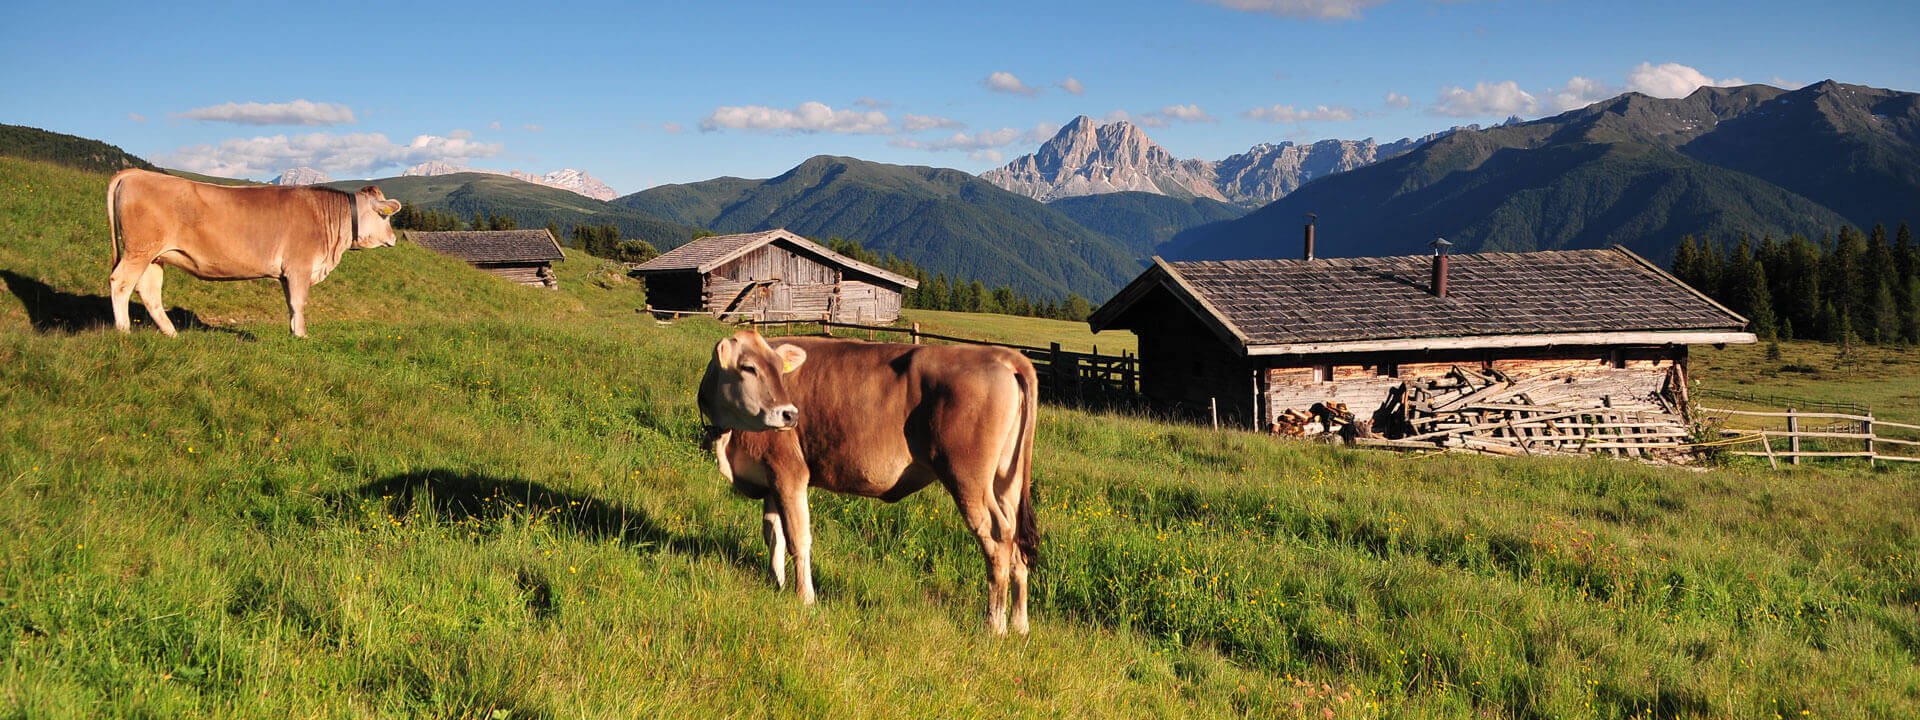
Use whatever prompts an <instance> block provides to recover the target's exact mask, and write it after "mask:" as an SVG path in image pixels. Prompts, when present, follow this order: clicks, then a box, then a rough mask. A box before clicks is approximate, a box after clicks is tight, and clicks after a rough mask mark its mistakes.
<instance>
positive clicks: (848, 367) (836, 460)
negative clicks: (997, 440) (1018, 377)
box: [774, 338, 1026, 496]
mask: <svg viewBox="0 0 1920 720" xmlns="http://www.w3.org/2000/svg"><path fill="white" fill-rule="evenodd" d="M774 344H776V345H778V344H793V345H797V346H799V347H800V348H801V349H803V350H806V351H807V360H806V362H805V363H803V364H802V365H801V366H800V368H799V369H798V371H797V372H795V373H794V374H793V375H791V376H790V377H789V378H788V379H787V386H788V389H789V391H790V392H791V393H792V395H793V402H794V405H795V406H797V407H799V408H800V421H799V424H798V426H797V428H796V429H795V432H796V433H797V437H796V438H795V439H796V440H797V441H798V442H799V443H800V447H801V450H802V452H803V453H804V454H805V456H806V461H807V465H808V466H809V467H810V468H811V469H812V470H813V472H814V473H815V474H816V475H821V476H823V477H819V478H816V482H818V483H820V484H822V485H824V486H826V487H828V488H829V489H833V490H836V491H840V492H849V493H854V494H860V495H870V496H883V495H887V494H889V493H888V492H887V490H888V489H889V488H891V487H892V485H893V484H894V483H895V482H897V481H899V480H900V478H901V474H902V473H903V472H904V471H906V470H907V469H908V466H909V465H912V464H914V463H915V462H916V461H919V462H921V463H925V462H927V461H928V460H930V459H932V458H933V457H934V456H937V455H938V454H939V453H940V452H941V451H942V450H943V448H940V447H937V444H936V433H935V430H936V428H934V427H933V422H934V420H933V417H934V412H933V410H934V407H935V405H940V404H946V405H948V406H952V405H959V406H962V407H980V406H984V405H985V404H989V403H1017V402H1019V397H1018V393H1019V387H1018V385H1017V383H1016V381H1015V378H1014V373H1013V371H1012V368H1013V367H1017V366H1018V364H1020V363H1025V362H1026V358H1024V357H1021V356H1020V355H1019V353H1017V352H1014V351H1012V350H1008V349H1006V348H998V347H988V346H966V345H960V346H931V345H899V344H886V343H869V342H861V341H857V340H840V339H828V338H784V339H780V340H776V341H774ZM1009 407H1017V406H1009Z"/></svg>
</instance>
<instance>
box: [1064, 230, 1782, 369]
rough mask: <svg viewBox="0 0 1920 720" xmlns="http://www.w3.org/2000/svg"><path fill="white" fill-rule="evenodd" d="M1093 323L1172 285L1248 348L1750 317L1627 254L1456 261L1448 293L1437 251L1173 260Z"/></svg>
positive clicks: (1685, 325) (1653, 326) (1623, 328)
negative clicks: (1438, 282) (1439, 283)
mask: <svg viewBox="0 0 1920 720" xmlns="http://www.w3.org/2000/svg"><path fill="white" fill-rule="evenodd" d="M1154 262H1155V266H1154V267H1153V268H1150V269H1149V270H1147V272H1146V273H1144V274H1142V275H1141V276H1140V277H1139V278H1138V279H1136V280H1135V281H1134V282H1133V283H1132V284H1130V285H1128V286H1127V288H1125V289H1123V290H1121V291H1120V293H1119V294H1118V295H1116V296H1115V297H1114V299H1113V300H1112V301H1110V302H1109V303H1108V304H1107V305H1105V306H1103V307H1101V308H1100V312H1098V313H1096V314H1095V315H1094V317H1093V318H1092V319H1090V320H1089V322H1090V323H1091V324H1092V325H1093V327H1094V329H1095V330H1096V331H1097V330H1101V329H1105V328H1107V327H1126V321H1125V316H1126V314H1127V312H1126V311H1127V309H1128V307H1130V306H1131V305H1132V304H1133V303H1134V302H1136V301H1138V300H1140V299H1141V298H1143V297H1145V296H1147V295H1148V294H1149V291H1150V290H1151V289H1153V288H1155V287H1164V288H1166V289H1167V290H1169V291H1171V292H1174V293H1175V294H1177V295H1181V296H1185V301H1187V302H1189V303H1190V304H1192V305H1193V306H1195V307H1196V308H1197V309H1198V310H1199V311H1200V312H1203V313H1204V314H1205V315H1209V316H1211V319H1212V320H1213V322H1214V323H1215V324H1216V326H1217V328H1218V329H1220V330H1224V331H1225V333H1224V334H1228V335H1232V336H1234V338H1233V339H1234V341H1236V342H1238V343H1239V344H1242V345H1243V346H1244V347H1246V348H1249V349H1251V348H1258V347H1261V346H1298V345H1301V344H1304V343H1342V342H1355V341H1373V340H1398V339H1409V338H1457V337H1485V336H1515V335H1517V336H1526V335H1549V334H1554V335H1567V334H1592V333H1620V332H1646V331H1709V332H1713V331H1717V332H1739V331H1741V330H1742V329H1743V328H1744V327H1745V326H1746V319H1745V318H1743V317H1740V316H1739V315H1737V314H1735V313H1733V312H1732V311H1731V310H1728V309H1726V308H1725V307H1724V306H1721V305H1720V304H1719V303H1716V302H1714V301H1712V300H1710V299H1708V298H1707V297H1706V296H1704V295H1701V294H1700V293H1699V292H1697V291H1695V290H1693V289H1692V288H1689V287H1687V286H1686V285H1685V284H1683V283H1681V282H1680V281H1679V280H1677V279H1675V278H1674V277H1673V276H1671V275H1668V274H1667V273H1666V272H1664V271H1662V270H1660V269H1659V268H1657V267H1655V266H1653V265H1652V264H1651V263H1648V262H1646V261H1645V260H1644V259H1642V258H1640V257H1639V256H1638V255H1634V254H1633V253H1631V252H1628V251H1627V250H1625V249H1624V248H1618V247H1616V248H1614V249H1609V250H1559V251H1542V252H1528V253H1480V254H1472V255H1454V256H1452V258H1451V260H1450V263H1451V270H1450V272H1449V275H1448V290H1447V297H1445V298H1440V297H1436V296H1434V295H1433V294H1432V293H1431V292H1429V289H1428V285H1429V284H1430V282H1431V273H1432V268H1433V262H1434V260H1433V258H1432V257H1431V256H1427V255H1411V256H1399V257H1374V258H1327V259H1315V260H1229V261H1201V262H1167V261H1164V260H1160V259H1158V258H1155V261H1154Z"/></svg>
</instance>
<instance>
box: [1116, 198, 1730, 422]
mask: <svg viewBox="0 0 1920 720" xmlns="http://www.w3.org/2000/svg"><path fill="white" fill-rule="evenodd" d="M1308 237H1309V238H1311V234H1309V236H1308ZM1309 242H1311V240H1309ZM1310 247H1311V246H1310V245H1309V248H1310ZM1308 252H1309V253H1311V250H1310V249H1309V250H1308ZM1089 324H1090V325H1091V326H1092V328H1093V330H1094V331H1095V332H1100V331H1104V330H1113V329H1124V330H1131V331H1133V332H1134V334H1135V335H1137V336H1139V341H1140V364H1141V368H1140V372H1141V378H1140V386H1141V392H1142V394H1144V395H1146V396H1147V397H1148V398H1149V399H1150V400H1151V401H1154V402H1155V403H1156V404H1157V405H1159V406H1161V407H1163V408H1168V409H1173V410H1179V411H1185V412H1186V413H1187V414H1189V415H1198V416H1205V415H1208V414H1210V413H1217V414H1218V417H1220V418H1221V420H1222V422H1223V423H1228V422H1230V423H1233V424H1234V425H1237V426H1238V427H1243V428H1247V427H1252V428H1258V429H1265V430H1275V431H1280V430H1282V429H1284V428H1286V427H1288V426H1289V424H1290V423H1291V424H1295V425H1297V424H1300V423H1301V422H1302V418H1305V417H1313V416H1324V415H1331V414H1332V412H1331V411H1329V410H1327V408H1335V407H1338V408H1343V409H1345V410H1349V411H1350V417H1351V418H1354V419H1357V422H1366V423H1369V424H1370V425H1378V426H1379V427H1380V428H1381V430H1382V431H1383V433H1384V434H1385V435H1386V436H1388V437H1408V436H1413V437H1421V438H1425V437H1428V436H1429V435H1431V434H1432V433H1433V432H1435V430H1436V428H1445V427H1453V426H1462V427H1472V426H1475V424H1476V423H1479V424H1480V425H1497V424H1499V423H1501V422H1511V421H1512V418H1511V417H1509V416H1506V415H1501V414H1500V412H1503V411H1511V412H1513V413H1517V415H1514V416H1513V417H1519V418H1521V421H1522V424H1526V423H1529V422H1532V420H1531V419H1536V418H1549V419H1548V420H1543V421H1540V423H1535V424H1533V425H1528V427H1529V428H1531V427H1536V426H1538V427H1545V426H1546V425H1551V422H1552V421H1553V420H1566V419H1568V418H1574V419H1576V420H1578V421H1579V422H1581V423H1584V424H1585V425H1605V426H1629V425H1632V423H1633V421H1631V420H1630V419H1629V420H1624V421H1621V422H1612V421H1609V420H1608V419H1607V418H1608V417H1611V416H1609V415H1608V413H1616V412H1617V413H1638V412H1642V411H1644V412H1648V413H1664V414H1665V415H1664V417H1665V418H1666V420H1665V421H1663V422H1666V425H1664V426H1662V427H1663V429H1661V430H1659V431H1658V433H1657V434H1658V435H1661V436H1663V437H1671V436H1673V435H1675V434H1676V433H1684V422H1683V420H1684V417H1683V415H1682V413H1683V412H1684V405H1685V402H1686V364H1687V348H1688V346H1689V345H1696V344H1723V343H1751V342H1754V336H1753V335H1752V334H1751V333H1748V332H1746V331H1745V327H1746V319H1745V318H1743V317H1741V316H1740V315H1738V314H1736V313H1734V312H1733V311H1731V310H1729V309H1727V308H1726V307H1724V306H1722V305H1721V304H1719V303H1717V302H1714V301H1713V300H1712V299H1711V298H1708V297H1707V296H1705V295H1703V294H1701V293H1700V292H1698V291H1696V290H1694V289H1693V288H1690V287H1688V286H1687V285H1686V284H1685V283H1682V282H1680V281H1679V280H1678V279H1676V278H1674V277H1673V276H1672V275H1670V274H1668V273H1667V272H1665V271H1663V270H1661V269H1660V268H1659V267H1657V266H1655V265H1654V264H1653V263H1650V262H1647V261H1646V260H1645V259H1643V258H1641V257H1639V256H1638V255H1635V254H1634V253H1632V252H1630V251H1628V250H1626V249H1625V248H1620V247H1615V248H1613V249H1607V250H1565V251H1544V252H1525V253H1481V254H1472V255H1460V256H1450V255H1447V254H1445V252H1444V248H1441V249H1440V250H1438V251H1437V252H1436V254H1435V255H1433V256H1423V255H1416V256H1402V257H1371V258H1324V259H1297V260H1296V259H1276V260H1242V261H1205V262H1168V261H1166V260H1162V259H1160V258H1154V260H1153V266H1152V267H1150V268H1148V269H1147V270H1146V271H1145V272H1144V273H1142V274H1141V275H1140V276H1139V277H1138V278H1136V279H1135V280H1134V281H1133V282H1132V283H1131V284H1129V285H1127V286H1126V287H1125V288H1123V289H1122V290H1121V291H1120V292H1119V293H1118V294H1117V295H1115V296H1114V297H1113V299H1111V300H1109V301H1108V302H1107V303H1106V304H1104V305H1102V306H1101V307H1100V309H1099V311H1098V312H1096V313H1094V314H1093V316H1092V317H1091V318H1090V319H1089ZM1534 406H1551V407H1534ZM1528 408H1532V410H1530V411H1527V412H1523V410H1528ZM1453 409H1461V410H1463V411H1466V410H1471V411H1473V412H1474V413H1479V414H1469V415H1467V416H1448V417H1445V418H1439V419H1435V417H1437V416H1434V415H1433V413H1435V412H1438V411H1441V410H1447V411H1451V410H1453ZM1582 409H1585V410H1589V411H1590V412H1586V413H1585V414H1584V415H1582V414H1581V413H1579V412H1575V411H1576V410H1582ZM1576 416H1577V417H1576ZM1676 417H1678V418H1680V419H1679V420H1675V419H1674V418H1676ZM1422 423H1427V424H1426V425H1422ZM1676 423H1677V424H1678V425H1679V426H1680V428H1681V429H1678V430H1676V429H1674V425H1675V424H1676ZM1331 425H1332V423H1331V422H1327V424H1326V425H1324V426H1322V427H1323V428H1325V429H1331V427H1330V426H1331ZM1367 429H1368V430H1370V429H1371V428H1367ZM1508 429H1512V430H1514V432H1515V434H1517V435H1526V434H1527V433H1526V432H1525V431H1524V429H1514V428H1508ZM1649 432H1650V433H1651V431H1649ZM1292 434H1297V433H1292ZM1588 442H1591V441H1590V440H1588V441H1583V443H1588ZM1676 442H1677V441H1676Z"/></svg>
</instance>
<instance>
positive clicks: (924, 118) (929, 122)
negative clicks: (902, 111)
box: [900, 113, 967, 132]
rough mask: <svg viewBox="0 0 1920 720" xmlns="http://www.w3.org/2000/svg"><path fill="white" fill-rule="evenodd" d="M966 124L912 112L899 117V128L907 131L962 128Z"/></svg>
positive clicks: (951, 119)
mask: <svg viewBox="0 0 1920 720" xmlns="http://www.w3.org/2000/svg"><path fill="white" fill-rule="evenodd" d="M966 126H967V124H966V123H963V122H960V121H959V120H955V119H953V118H944V117H940V116H937V115H914V114H912V113H908V114H906V115H904V116H902V117H901V118H900V128H901V129H902V130H905V131H907V132H920V131H922V130H952V129H956V128H963V127H966Z"/></svg>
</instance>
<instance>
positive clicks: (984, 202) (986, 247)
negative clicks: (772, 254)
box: [613, 155, 1143, 300]
mask: <svg viewBox="0 0 1920 720" xmlns="http://www.w3.org/2000/svg"><path fill="white" fill-rule="evenodd" d="M613 203H614V204H615V205H619V206H623V207H626V208H630V209H633V210H637V211H640V212H643V213H646V214H648V215H653V216H656V217H659V218H661V219H663V220H667V221H670V222H676V223H681V224H685V225H695V226H699V227H705V228H709V229H712V230H714V231H717V232H723V233H736V232H750V231H755V230H764V229H768V228H775V227H785V228H787V229H789V230H792V231H794V232H797V233H800V234H801V235H805V236H808V237H812V238H818V239H824V238H829V237H836V236H837V237H841V238H846V239H849V240H855V241H858V242H860V243H861V244H862V245H864V246H866V247H867V248H868V249H870V250H874V251H876V252H881V253H892V254H894V255H897V256H899V257H902V258H907V259H910V260H912V261H913V262H914V263H916V264H918V265H920V266H921V267H923V268H926V269H927V270H928V271H930V272H945V273H948V274H950V275H955V276H958V277H962V278H977V279H979V280H981V281H983V282H985V283H986V284H988V285H989V286H995V285H1001V284H1006V285H1011V286H1012V287H1014V288H1015V289H1017V290H1020V291H1022V292H1025V293H1027V294H1030V295H1034V296H1036V297H1041V298H1049V299H1056V300H1057V299H1061V298H1065V297H1066V296H1067V294H1068V293H1071V292H1077V293H1079V294H1081V295H1083V296H1085V297H1088V298H1093V299H1096V300H1098V299H1104V298H1106V297H1107V296H1109V295H1111V294H1112V293H1113V291H1114V290H1116V289H1117V288H1119V286H1120V285H1121V284H1122V283H1125V282H1126V281H1128V280H1130V279H1132V278H1133V276H1134V274H1135V273H1137V272H1139V270H1140V263H1141V259H1142V257H1143V253H1141V252H1139V251H1136V250H1133V249H1129V248H1128V247H1126V245H1125V244H1124V243H1121V242H1119V241H1116V240H1115V239H1113V238H1111V237H1108V236H1106V235H1103V234H1101V233H1098V232H1095V231H1093V230H1089V229H1087V228H1086V227H1084V226H1083V225H1081V224H1080V223H1078V222H1075V221H1074V220H1073V219H1072V218H1070V217H1068V216H1067V215H1066V214H1064V213H1061V212H1059V211H1057V210H1054V209H1053V208H1050V207H1048V206H1047V205H1045V204H1042V203H1039V202H1036V201H1034V200H1031V199H1028V198H1026V197H1022V196H1020V195H1015V194H1013V193H1010V192H1007V191H1005V190H1002V189H1000V188H998V187H995V186H994V185H993V184H992V183H989V182H987V181H985V180H982V179H981V178H979V177H978V176H975V175H973V174H971V173H965V172H961V171H959V170H949V169H944V168H932V167H918V166H907V165H888V164H884V163H875V162H868V161H865V160H859V159H855V158H847V157H833V156H827V155H822V156H818V157H814V158H811V159H809V160H807V161H806V162H803V163H801V164H800V165H799V166H797V167H795V168H793V169H792V170H789V171H787V172H785V173H783V174H781V175H779V176H777V177H773V178H768V179H765V180H749V179H744V178H737V177H723V178H715V179H713V180H707V181H703V182H696V183H687V184H683V185H662V186H659V187H655V188H651V189H648V190H644V191H641V192H638V193H634V194H632V195H628V196H625V197H622V198H619V199H616V200H614V201H613Z"/></svg>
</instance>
